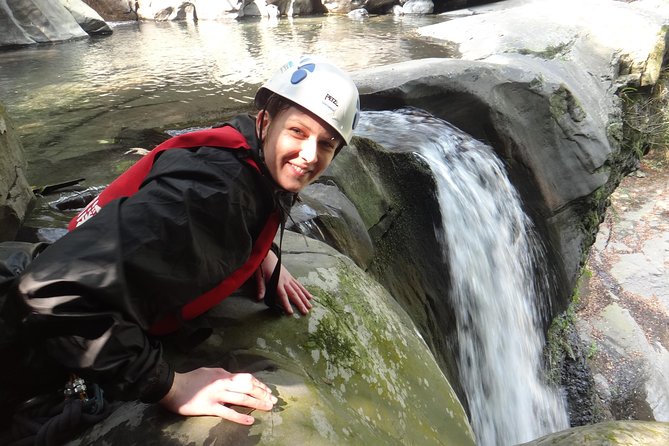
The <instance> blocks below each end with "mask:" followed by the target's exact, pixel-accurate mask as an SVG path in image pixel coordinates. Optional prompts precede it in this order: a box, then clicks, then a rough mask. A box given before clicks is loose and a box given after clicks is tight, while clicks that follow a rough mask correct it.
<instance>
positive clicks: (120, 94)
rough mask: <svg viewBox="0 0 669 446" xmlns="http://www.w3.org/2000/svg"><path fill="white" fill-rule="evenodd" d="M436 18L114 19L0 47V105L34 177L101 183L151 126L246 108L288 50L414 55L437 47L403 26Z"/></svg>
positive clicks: (390, 57)
mask: <svg viewBox="0 0 669 446" xmlns="http://www.w3.org/2000/svg"><path fill="white" fill-rule="evenodd" d="M441 20H443V19H441V18H439V17H435V16H426V17H401V18H395V17H392V16H378V17H372V18H369V19H366V20H364V21H356V20H351V19H348V18H347V17H317V18H296V19H293V20H288V19H282V20H280V21H279V22H278V23H274V24H272V23H271V22H269V21H267V20H255V21H234V20H230V21H225V22H205V21H201V22H199V23H197V24H193V23H164V22H163V23H152V22H147V23H135V22H132V23H118V24H115V25H114V34H113V35H112V36H110V37H104V38H93V39H85V40H79V41H75V42H67V43H61V44H54V45H40V46H34V47H29V48H24V49H19V50H12V51H6V52H1V53H0V101H1V102H2V103H4V105H5V107H6V108H7V109H8V111H9V114H10V116H11V118H12V119H13V121H14V123H15V126H16V128H17V130H18V132H19V134H20V135H21V138H22V143H23V146H24V148H25V149H26V153H27V157H28V161H29V171H28V176H29V179H30V181H31V182H32V183H33V184H35V185H43V184H50V183H55V182H61V181H64V180H68V179H71V178H76V177H85V178H86V183H85V185H87V186H94V185H99V184H105V183H107V182H109V181H110V180H111V179H113V178H114V177H115V176H116V175H118V173H120V171H122V170H123V169H124V168H125V167H127V166H128V165H129V164H130V163H131V162H133V161H134V160H135V159H136V158H137V157H136V156H133V155H127V154H125V152H126V150H127V149H128V148H131V147H137V146H139V147H145V148H151V147H152V146H153V143H154V140H155V137H154V138H152V137H151V132H150V131H149V130H151V129H179V128H185V127H190V126H202V125H208V124H211V123H213V122H216V121H218V120H221V119H225V117H227V116H229V115H231V114H234V113H235V112H239V111H243V110H248V109H249V108H248V104H249V103H250V102H251V100H252V97H253V93H254V92H255V90H256V89H257V87H258V86H259V85H260V84H261V83H262V82H263V80H265V79H266V78H267V77H269V76H270V75H271V74H272V73H273V71H274V70H275V69H276V68H277V67H278V66H279V65H280V64H281V63H283V62H284V61H285V60H287V59H289V58H290V57H292V56H294V55H297V54H302V53H312V54H321V55H325V56H327V57H329V58H330V59H332V60H334V61H335V62H336V63H338V64H339V65H340V66H342V67H343V68H345V69H348V70H355V69H359V68H365V67H372V66H378V65H385V64H389V63H394V62H399V61H405V60H410V59H419V58H424V57H445V56H447V55H448V50H447V48H446V47H444V46H443V45H437V44H431V43H429V42H426V41H425V40H424V39H420V38H418V37H417V36H416V35H415V34H414V30H415V29H416V28H418V27H420V26H426V25H430V24H433V23H436V22H439V21H441Z"/></svg>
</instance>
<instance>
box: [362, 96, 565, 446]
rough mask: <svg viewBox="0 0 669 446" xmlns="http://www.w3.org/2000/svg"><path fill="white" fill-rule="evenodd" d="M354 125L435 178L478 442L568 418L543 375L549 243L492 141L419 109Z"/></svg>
mask: <svg viewBox="0 0 669 446" xmlns="http://www.w3.org/2000/svg"><path fill="white" fill-rule="evenodd" d="M357 134H358V135H360V136H365V137H368V138H370V139H372V140H374V141H376V142H377V143H379V144H381V145H383V146H384V147H386V148H388V149H390V150H408V148H410V149H411V150H415V151H418V152H419V153H420V154H421V156H423V157H424V158H425V159H426V160H427V161H428V163H429V165H430V166H431V169H432V171H433V173H434V175H435V177H436V182H437V185H438V199H439V203H440V207H441V213H442V216H443V229H435V230H437V231H438V232H440V233H439V234H437V237H438V239H439V240H441V242H442V243H443V253H444V261H445V264H446V265H448V267H449V268H450V271H449V274H450V276H451V282H452V289H451V290H450V292H449V296H450V299H452V305H453V307H454V310H455V312H456V321H457V333H458V343H459V353H458V356H459V357H458V364H459V370H460V381H461V383H462V386H463V388H464V390H465V393H466V397H467V403H468V405H469V409H470V412H471V424H472V428H473V429H474V432H475V434H476V437H477V442H478V444H479V445H481V446H498V445H501V446H506V445H514V444H518V443H522V442H526V441H530V440H532V439H535V438H538V437H540V436H542V435H545V434H548V433H551V432H555V431H559V430H562V429H566V428H567V427H569V426H568V419H567V413H566V404H565V402H564V399H563V397H562V396H560V395H559V394H558V392H557V391H556V390H555V389H552V388H550V387H549V386H547V385H546V384H545V383H544V381H543V379H542V376H543V374H542V348H543V343H544V338H543V333H542V330H541V324H540V318H539V311H538V309H537V302H539V299H538V297H537V295H538V293H541V292H545V291H546V290H547V288H548V286H547V283H546V282H547V281H546V280H545V279H541V278H542V277H544V278H545V277H548V275H547V274H538V273H537V271H542V268H543V269H545V268H544V266H543V265H544V263H545V262H544V258H543V251H542V249H541V248H540V247H541V244H540V243H539V240H538V239H537V237H536V235H535V233H534V231H533V226H532V223H531V221H530V220H529V218H528V217H527V216H526V215H525V213H524V212H523V210H522V208H521V203H520V200H519V197H518V194H517V192H516V191H515V189H514V188H513V186H512V185H511V183H510V182H509V180H508V178H507V176H506V172H505V170H504V166H503V165H502V163H501V162H500V160H499V159H498V158H497V157H496V155H495V153H494V152H493V150H492V149H491V148H490V147H488V146H486V145H485V144H483V143H481V142H479V141H476V140H474V139H473V138H471V137H470V136H468V135H466V134H464V133H462V132H461V131H459V130H458V129H456V128H455V127H453V126H451V125H450V124H448V123H447V122H445V121H442V120H440V119H437V118H435V117H433V116H431V115H428V114H427V113H425V112H423V111H419V110H416V109H402V110H397V111H394V112H389V111H379V112H365V113H363V116H362V119H361V122H360V127H359V129H357ZM443 297H444V298H447V296H443Z"/></svg>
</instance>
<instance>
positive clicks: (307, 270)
mask: <svg viewBox="0 0 669 446" xmlns="http://www.w3.org/2000/svg"><path fill="white" fill-rule="evenodd" d="M283 245H284V246H283V248H284V253H286V254H285V255H284V262H285V264H286V266H287V267H288V268H289V269H290V270H291V271H292V272H293V274H294V275H296V276H297V277H299V279H300V280H301V281H302V283H304V284H305V285H306V286H307V287H308V288H309V290H310V291H311V292H312V294H313V295H314V297H315V305H314V308H313V309H312V311H311V313H310V314H309V315H308V316H297V315H296V316H292V317H288V316H282V315H278V314H277V313H276V312H274V311H273V310H270V309H268V308H267V307H266V306H265V305H264V304H263V303H258V302H255V301H254V300H253V299H251V298H248V297H244V296H234V297H231V298H229V299H227V300H226V301H225V302H223V303H222V304H221V305H219V306H218V307H217V308H215V309H214V310H212V312H211V314H210V315H209V316H210V317H209V321H210V323H211V325H212V327H213V328H214V334H213V335H212V336H211V337H210V338H209V339H208V340H207V341H206V342H205V343H204V344H202V345H200V346H199V347H197V348H196V349H195V350H194V351H192V352H190V353H189V354H188V355H178V359H177V358H176V356H175V360H173V361H172V362H173V363H174V364H175V365H176V367H177V369H179V370H188V369H191V368H195V367H198V366H222V367H225V368H227V369H228V370H230V371H250V372H252V373H254V374H255V375H256V376H257V377H258V378H259V379H261V380H262V381H263V382H265V383H267V384H268V385H269V386H270V387H271V388H272V389H273V392H274V394H275V395H277V397H278V398H279V403H278V404H277V405H276V406H275V408H274V409H273V410H272V411H271V412H261V411H255V412H254V413H253V416H254V417H256V422H255V424H254V425H253V426H250V427H247V426H240V425H236V424H233V423H231V422H228V421H225V420H221V419H218V418H215V417H198V418H183V417H179V416H177V415H173V414H170V413H167V412H166V411H164V410H163V409H161V408H160V407H158V406H151V405H144V404H140V403H136V402H133V403H126V404H124V405H123V406H121V407H120V408H119V409H117V410H116V411H115V412H114V413H113V414H112V415H111V416H110V417H109V418H108V419H107V420H105V421H104V422H102V423H100V424H99V425H98V426H95V427H93V428H92V429H90V430H89V431H88V432H86V433H85V434H84V435H83V436H82V437H81V438H80V439H79V440H78V441H81V442H82V443H88V442H103V441H104V442H107V443H109V444H124V445H126V446H129V445H133V444H141V445H147V444H161V445H163V444H217V445H232V444H234V445H250V444H261V445H262V444H271V445H283V444H286V445H288V444H290V445H294V444H318V445H330V444H331V445H343V444H355V445H360V444H384V445H393V444H397V445H400V444H420V445H430V444H435V445H437V444H439V445H443V444H449V445H473V444H474V438H473V434H472V431H471V428H470V426H469V423H468V421H467V417H466V415H465V412H464V410H463V408H462V405H461V404H460V402H459V401H458V399H457V397H456V395H455V393H454V392H453V390H452V388H451V386H450V384H449V382H448V380H447V379H446V378H445V376H444V374H443V373H442V372H441V370H440V369H439V367H438V366H437V363H436V361H435V359H434V357H433V356H432V354H431V353H430V351H429V349H428V348H427V346H426V344H425V343H424V342H423V340H422V339H421V338H420V336H419V335H418V334H417V330H416V328H415V326H414V324H413V323H412V322H411V320H410V319H409V318H408V316H407V315H406V313H405V312H404V311H403V310H402V309H401V308H400V307H399V305H398V304H397V303H396V302H395V301H394V299H393V298H392V297H391V296H390V295H389V294H388V293H387V292H386V291H385V289H384V288H383V287H381V286H380V285H379V284H378V283H376V282H375V281H373V280H372V279H370V278H369V276H367V275H366V274H365V273H364V272H363V271H362V270H360V269H359V268H358V267H356V266H355V264H354V263H353V262H352V261H351V260H350V259H348V258H347V257H344V256H342V255H340V254H339V253H337V252H336V251H334V250H333V249H331V248H329V247H327V246H326V245H324V244H322V243H319V242H317V241H314V240H306V239H304V238H303V237H302V236H298V235H294V234H292V233H287V234H286V237H285V239H284V243H283Z"/></svg>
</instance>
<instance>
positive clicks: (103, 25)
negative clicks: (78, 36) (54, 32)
mask: <svg viewBox="0 0 669 446" xmlns="http://www.w3.org/2000/svg"><path fill="white" fill-rule="evenodd" d="M60 2H61V3H62V5H63V6H65V9H67V10H68V11H69V12H70V14H72V17H74V19H75V20H76V21H77V23H78V24H79V26H81V28H82V29H83V30H84V31H86V32H87V33H88V34H90V35H98V34H100V35H102V34H111V33H112V32H113V31H112V29H111V28H110V27H109V25H107V22H105V21H104V20H103V19H102V17H100V14H98V13H97V12H95V10H93V9H92V8H91V7H90V6H88V5H87V4H86V3H84V2H82V1H81V0H60Z"/></svg>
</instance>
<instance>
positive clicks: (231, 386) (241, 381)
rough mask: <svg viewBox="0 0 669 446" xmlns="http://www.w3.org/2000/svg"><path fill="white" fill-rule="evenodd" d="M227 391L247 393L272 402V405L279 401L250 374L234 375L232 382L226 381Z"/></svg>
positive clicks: (264, 385) (263, 384)
mask: <svg viewBox="0 0 669 446" xmlns="http://www.w3.org/2000/svg"><path fill="white" fill-rule="evenodd" d="M225 390H228V391H232V392H237V393H246V394H248V395H251V396H252V397H254V398H258V399H262V400H267V401H271V402H272V403H275V402H276V401H277V399H276V397H275V396H274V395H272V390H271V389H270V388H269V387H268V386H267V385H266V384H265V383H263V382H262V381H260V380H258V379H257V378H256V377H255V376H253V375H251V374H250V373H237V374H234V375H233V376H232V377H231V379H230V380H228V381H226V385H225Z"/></svg>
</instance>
